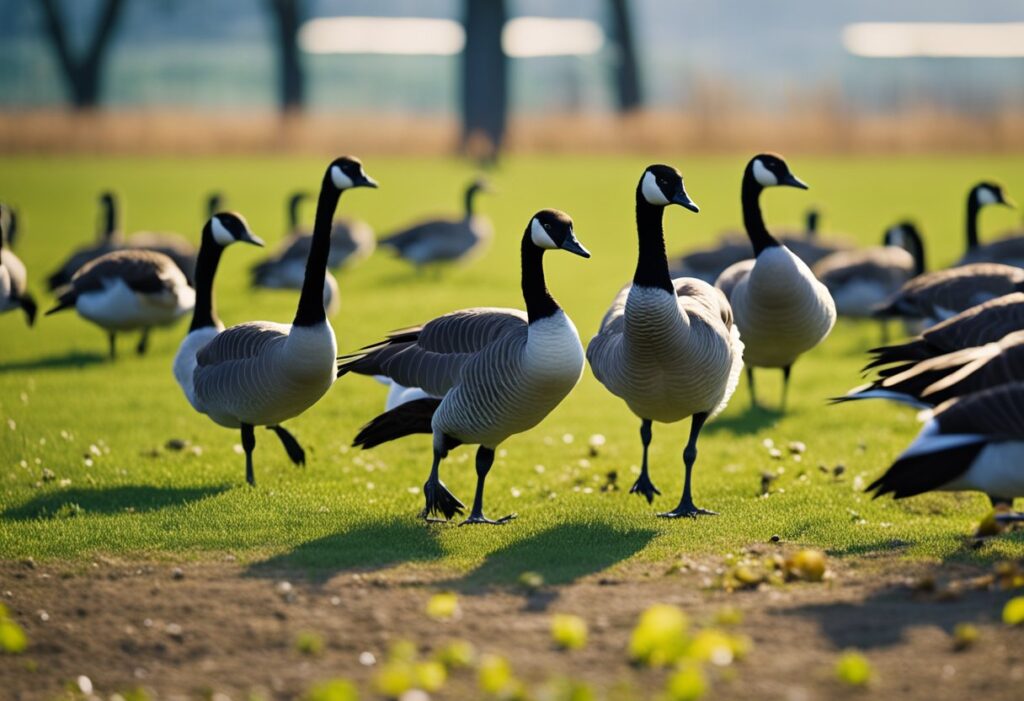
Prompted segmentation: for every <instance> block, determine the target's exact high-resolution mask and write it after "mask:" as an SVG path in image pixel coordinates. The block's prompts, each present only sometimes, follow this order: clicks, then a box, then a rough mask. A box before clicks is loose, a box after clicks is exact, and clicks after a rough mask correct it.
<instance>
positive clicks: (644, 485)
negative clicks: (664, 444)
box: [629, 419, 661, 504]
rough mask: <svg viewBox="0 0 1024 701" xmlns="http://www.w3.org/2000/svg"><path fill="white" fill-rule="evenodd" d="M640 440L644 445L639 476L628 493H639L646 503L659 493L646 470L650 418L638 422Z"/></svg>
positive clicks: (650, 501) (649, 438) (649, 440)
mask: <svg viewBox="0 0 1024 701" xmlns="http://www.w3.org/2000/svg"><path fill="white" fill-rule="evenodd" d="M640 442H641V443H643V445H644V457H643V461H642V462H641V464H640V476H639V477H637V478H636V482H634V483H633V486H632V487H630V489H629V493H630V494H641V495H643V496H644V497H646V498H647V503H648V504H650V503H652V502H653V501H654V495H655V494H659V495H660V494H661V492H660V491H658V488H657V487H655V486H654V483H653V482H651V476H650V474H648V472H647V448H648V447H649V446H650V445H651V420H650V419H643V420H642V421H641V422H640Z"/></svg>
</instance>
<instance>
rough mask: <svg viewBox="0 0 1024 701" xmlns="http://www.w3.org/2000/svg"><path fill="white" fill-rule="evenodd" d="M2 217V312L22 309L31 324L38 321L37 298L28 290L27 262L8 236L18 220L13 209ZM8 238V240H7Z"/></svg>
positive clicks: (0, 258) (0, 269) (0, 297)
mask: <svg viewBox="0 0 1024 701" xmlns="http://www.w3.org/2000/svg"><path fill="white" fill-rule="evenodd" d="M5 212H6V213H7V216H3V217H0V313H3V312H8V311H11V310H12V309H21V310H22V311H23V312H25V320H26V321H27V322H28V325H29V326H32V325H33V324H34V323H35V322H36V300H35V298H34V297H32V294H31V293H30V292H29V291H28V273H27V272H26V271H25V264H24V263H22V262H21V259H20V258H18V256H16V255H15V254H14V251H12V250H11V247H10V243H11V240H10V239H9V238H8V237H7V231H8V227H10V226H11V222H12V221H15V220H16V217H17V215H16V214H14V210H13V209H5ZM5 239H6V240H5Z"/></svg>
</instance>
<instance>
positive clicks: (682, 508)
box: [658, 499, 718, 519]
mask: <svg viewBox="0 0 1024 701" xmlns="http://www.w3.org/2000/svg"><path fill="white" fill-rule="evenodd" d="M717 515H718V512H716V511H709V510H707V509H702V508H700V507H699V506H697V505H696V504H694V503H693V501H686V500H685V499H684V500H683V501H681V502H679V506H677V507H676V508H674V509H672V510H671V511H666V512H664V513H660V514H658V517H659V518H692V519H696V518H697V517H698V516H717Z"/></svg>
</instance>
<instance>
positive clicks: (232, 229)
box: [172, 212, 263, 408]
mask: <svg viewBox="0 0 1024 701" xmlns="http://www.w3.org/2000/svg"><path fill="white" fill-rule="evenodd" d="M238 242H243V243H249V244H252V245H254V246H263V241H262V240H260V239H259V238H258V237H257V236H254V235H253V233H252V232H251V231H250V230H249V224H248V223H247V222H246V221H245V219H244V218H243V217H242V215H240V214H237V213H234V212H219V213H217V214H214V215H213V216H211V217H210V219H209V221H207V222H206V224H205V226H203V232H202V235H201V236H200V243H199V256H198V258H197V259H196V286H195V290H196V302H195V306H194V308H193V310H192V323H191V325H190V326H189V328H188V333H187V334H186V335H185V338H184V339H183V340H182V341H181V345H180V346H178V352H177V354H176V355H175V356H174V364H173V366H172V367H173V371H174V379H175V380H176V381H177V382H178V386H179V387H181V390H182V391H183V392H184V393H185V397H186V398H187V399H188V401H189V403H190V404H191V405H192V406H193V407H194V408H195V407H196V399H195V388H194V387H193V385H192V375H193V373H194V372H195V367H196V353H198V352H199V350H200V349H201V348H202V347H203V346H205V345H206V344H207V343H209V342H210V341H212V340H213V339H214V338H215V337H216V336H217V334H219V333H220V332H221V331H223V330H224V324H222V323H221V321H220V318H218V316H217V307H216V305H215V304H214V297H213V280H214V277H216V275H217V267H218V266H219V265H220V257H221V255H222V254H223V252H224V249H225V248H227V247H228V246H230V245H231V244H233V243H238Z"/></svg>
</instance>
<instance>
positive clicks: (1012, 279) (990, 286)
mask: <svg viewBox="0 0 1024 701" xmlns="http://www.w3.org/2000/svg"><path fill="white" fill-rule="evenodd" d="M1022 289H1024V269H1021V268H1017V267H1015V266H1010V265H1002V264H1000V263H973V264H971V265H964V266H961V267H958V268H949V269H947V270H936V271H934V272H931V273H925V274H924V275H918V276H917V277H915V278H914V279H912V280H910V281H908V282H907V283H906V284H904V285H903V287H901V288H900V290H899V291H898V292H897V293H896V294H895V295H893V296H892V297H891V298H890V299H889V300H888V302H887V304H886V305H885V306H884V307H883V308H882V309H880V310H879V311H878V315H879V316H898V317H906V318H911V319H915V318H916V319H926V320H931V321H932V323H936V322H938V321H942V320H944V319H948V318H949V317H951V316H954V315H956V314H957V313H959V312H962V311H964V310H965V309H968V308H970V307H973V306H975V305H978V304H981V303H983V302H987V301H989V300H990V299H995V298H996V297H1002V296H1003V295H1007V294H1010V293H1012V292H1018V291H1021V290H1022Z"/></svg>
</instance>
